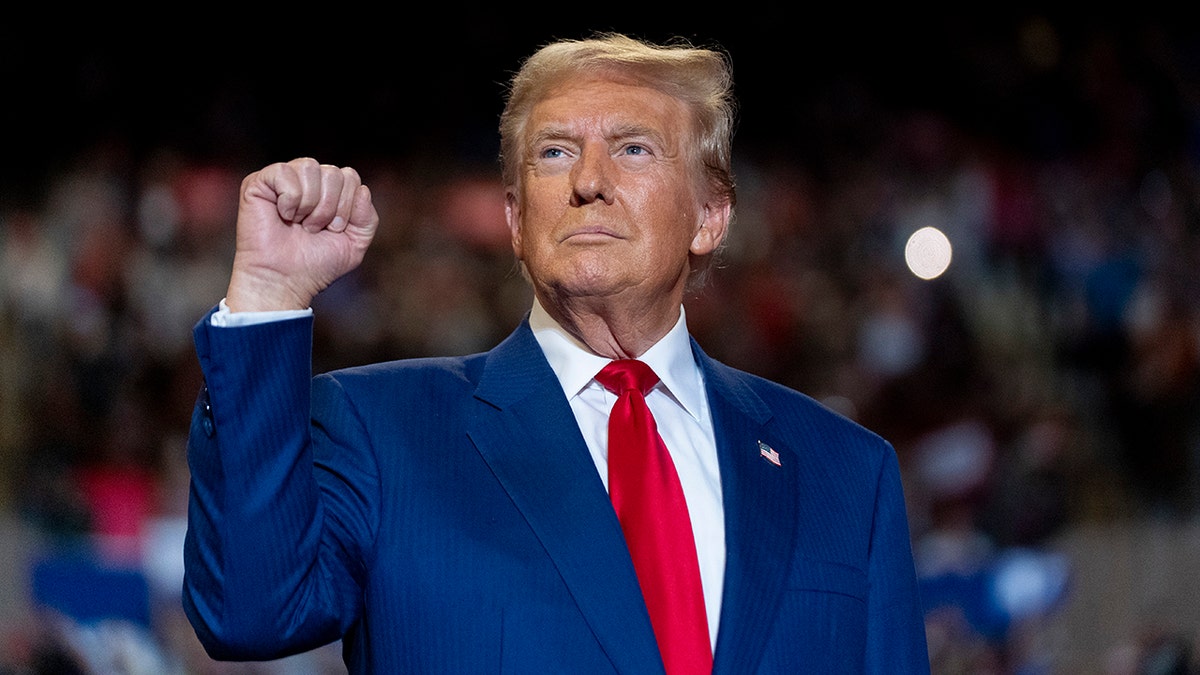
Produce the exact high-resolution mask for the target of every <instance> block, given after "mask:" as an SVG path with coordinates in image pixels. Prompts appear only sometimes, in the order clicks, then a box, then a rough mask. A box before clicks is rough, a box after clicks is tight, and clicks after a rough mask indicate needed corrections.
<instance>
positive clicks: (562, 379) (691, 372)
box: [529, 298, 704, 419]
mask: <svg viewBox="0 0 1200 675" xmlns="http://www.w3.org/2000/svg"><path fill="white" fill-rule="evenodd" d="M529 327H530V328H531V329H532V330H533V336H534V338H536V339H537V341H538V344H539V345H541V347H542V351H543V352H544V353H545V354H546V360H547V361H549V362H550V368H551V369H553V370H554V374H555V375H556V376H558V381H559V384H561V385H562V388H563V393H565V394H566V395H567V398H568V399H571V398H574V397H575V396H577V395H578V394H579V392H581V391H583V389H584V388H585V387H587V386H588V385H589V384H590V383H591V382H592V378H594V377H595V375H596V373H597V372H599V371H600V369H601V368H603V367H604V366H605V365H606V364H608V362H609V361H610V359H608V358H605V357H603V356H597V355H596V354H593V353H592V352H591V351H590V350H589V349H588V348H587V347H586V346H584V345H583V343H581V342H579V340H577V339H575V337H574V336H572V335H571V334H570V333H568V332H567V331H566V330H565V329H563V327H562V326H560V325H559V324H558V322H556V321H555V320H554V318H553V317H551V316H550V314H549V312H547V311H546V309H545V308H544V307H542V305H541V303H539V302H538V300H537V298H534V300H533V308H532V310H530V313H529ZM638 358H639V359H640V360H641V361H644V362H645V363H646V365H648V366H650V367H651V368H652V369H653V370H654V372H655V373H657V374H658V377H659V379H660V380H661V381H662V382H661V385H660V386H662V387H665V388H666V391H667V393H668V394H669V395H670V396H671V397H672V398H674V399H675V401H676V402H678V403H679V405H681V406H682V407H683V409H684V410H686V411H687V412H688V414H689V415H691V416H692V417H694V418H696V419H700V418H701V411H702V410H703V406H704V383H703V379H702V377H701V375H700V367H699V366H698V365H697V364H696V359H695V356H694V355H693V354H692V344H691V339H690V337H689V335H688V332H687V318H686V316H685V315H684V310H683V307H682V306H680V308H679V320H678V321H676V322H675V326H674V327H673V328H671V330H670V331H669V332H667V334H666V335H665V336H663V338H662V339H661V340H659V341H658V342H656V343H655V344H654V345H653V346H652V347H650V349H648V350H646V353H644V354H642V355H641V356H640V357H638Z"/></svg>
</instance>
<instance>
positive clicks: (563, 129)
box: [529, 123, 667, 148]
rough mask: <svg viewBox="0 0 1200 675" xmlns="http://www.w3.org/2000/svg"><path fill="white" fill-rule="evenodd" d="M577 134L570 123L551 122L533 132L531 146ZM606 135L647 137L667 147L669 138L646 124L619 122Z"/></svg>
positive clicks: (621, 138)
mask: <svg viewBox="0 0 1200 675" xmlns="http://www.w3.org/2000/svg"><path fill="white" fill-rule="evenodd" d="M576 136H577V134H575V133H573V132H572V131H571V130H570V128H569V126H568V125H565V124H549V125H546V126H545V127H542V128H541V129H538V130H537V132H535V133H534V134H533V137H532V138H530V139H529V146H530V147H536V146H537V145H540V144H541V143H545V142H546V141H558V140H569V139H573V138H575V137H576ZM605 137H606V138H607V139H609V140H610V141H614V140H615V141H624V140H628V139H631V138H645V139H648V140H649V141H651V142H652V143H655V144H657V145H660V146H662V147H664V148H665V147H667V139H666V138H665V137H664V136H663V134H662V132H660V131H659V130H657V129H655V128H653V127H649V126H646V125H644V124H633V123H628V124H625V123H623V124H618V125H616V126H615V127H614V128H613V129H611V130H609V131H608V132H607V133H606V134H605Z"/></svg>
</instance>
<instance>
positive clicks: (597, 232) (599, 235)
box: [560, 227, 624, 244]
mask: <svg viewBox="0 0 1200 675" xmlns="http://www.w3.org/2000/svg"><path fill="white" fill-rule="evenodd" d="M617 239H624V237H622V236H621V235H619V234H617V233H616V232H614V231H612V230H610V229H608V228H606V227H584V228H579V229H577V230H572V231H570V232H568V233H567V234H566V236H564V237H563V238H562V239H561V240H560V241H561V242H563V243H567V242H570V243H576V244H595V243H603V242H608V241H613V240H617Z"/></svg>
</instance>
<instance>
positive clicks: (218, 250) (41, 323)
mask: <svg viewBox="0 0 1200 675" xmlns="http://www.w3.org/2000/svg"><path fill="white" fill-rule="evenodd" d="M1030 39H1031V40H1034V42H1032V43H1031V46H1030V47H1029V49H1030V51H1028V52H1025V53H1024V60H1023V61H1021V66H1022V67H1023V68H1025V69H1027V70H1028V71H1036V70H1037V69H1038V68H1039V61H1038V59H1039V58H1043V57H1045V56H1046V54H1045V51H1046V50H1047V49H1049V47H1048V46H1047V45H1046V44H1045V43H1042V44H1041V46H1040V47H1038V46H1037V43H1036V40H1035V37H1031V38H1030ZM1043 39H1044V38H1043ZM1194 46H1195V45H1193V47H1194ZM1039 50H1040V51H1039ZM1139 56H1140V58H1142V59H1143V60H1151V56H1158V55H1149V56H1148V55H1146V54H1144V53H1139ZM1193 58H1194V56H1193ZM1076 59H1077V60H1076V61H1074V62H1073V63H1070V64H1062V63H1058V64H1057V65H1042V66H1040V67H1042V68H1044V69H1045V71H1046V72H1051V71H1053V70H1054V69H1055V68H1057V69H1058V70H1059V71H1061V70H1062V69H1065V68H1075V69H1078V70H1079V71H1080V72H1078V73H1077V75H1078V76H1079V82H1080V83H1079V84H1076V85H1075V87H1074V88H1073V89H1072V90H1071V91H1070V92H1069V93H1070V96H1069V97H1064V96H1063V95H1062V92H1058V94H1057V98H1056V99H1055V100H1056V101H1058V102H1059V103H1061V102H1063V101H1065V100H1068V98H1069V100H1070V102H1071V103H1072V104H1073V105H1075V106H1077V107H1078V110H1082V111H1085V114H1083V115H1082V116H1080V115H1078V114H1077V113H1073V114H1072V115H1071V116H1070V117H1068V116H1067V115H1066V114H1065V113H1063V110H1062V108H1061V107H1059V106H1056V105H1046V106H1045V107H1044V108H1041V109H1034V110H1028V109H1026V112H1025V114H1026V115H1028V116H1029V118H1028V119H1027V120H1026V126H1025V127H1023V128H1024V130H1025V133H1024V134H1022V135H1019V136H1012V135H1009V136H1005V135H1002V134H993V133H989V129H988V128H987V127H986V125H985V124H983V123H982V122H981V121H980V120H979V119H974V120H971V121H969V122H964V121H963V120H962V119H960V118H958V117H955V116H953V115H951V114H948V113H944V112H941V111H937V110H930V109H904V110H894V109H892V110H883V109H881V108H879V107H876V106H873V105H872V103H873V101H871V100H870V98H869V96H870V95H869V93H867V92H865V91H861V90H855V89H854V88H852V87H849V88H846V89H844V90H840V92H839V96H840V97H841V98H839V104H840V105H839V107H838V108H837V110H836V111H824V112H822V111H819V110H818V111H808V114H807V115H806V116H804V119H805V120H806V121H805V124H807V125H809V126H810V127H815V131H814V132H813V137H819V138H821V139H822V143H823V145H821V146H820V147H819V148H816V149H813V148H809V149H808V150H806V151H804V152H794V151H793V150H792V149H791V148H790V147H780V146H779V145H777V144H773V143H772V142H771V139H770V138H769V137H768V136H750V137H749V138H747V139H746V141H745V142H742V141H741V140H739V142H738V143H735V147H736V148H737V155H736V158H735V172H736V174H737V177H738V182H739V186H738V189H739V193H738V198H739V201H738V204H737V211H736V221H735V226H734V230H733V234H732V238H731V240H730V242H729V245H728V248H727V249H726V250H725V251H724V253H723V257H722V260H721V264H720V268H719V269H717V270H716V271H715V273H714V275H713V277H712V280H711V282H710V283H709V284H708V285H707V286H706V287H705V288H704V289H702V290H701V291H699V292H697V293H696V294H695V296H694V297H690V298H689V299H688V301H687V317H688V322H689V326H690V328H691V329H692V332H693V333H694V334H695V336H696V337H697V338H698V340H699V342H700V343H701V344H702V345H704V346H705V348H706V350H707V351H708V352H709V353H710V354H711V355H713V356H715V357H717V358H719V359H721V360H724V361H726V362H727V363H729V364H731V365H733V366H736V367H740V368H744V369H746V370H749V371H751V372H755V373H758V374H761V375H763V376H766V377H768V378H771V379H775V380H778V381H780V382H783V383H785V384H788V385H790V386H793V387H795V388H797V389H800V390H802V391H804V392H806V393H809V394H810V395H812V396H814V397H815V398H817V399H819V400H821V401H823V402H824V403H826V404H827V405H829V406H831V407H834V408H836V409H838V410H840V411H842V412H844V413H845V414H847V415H848V416H850V417H852V418H854V419H857V420H859V421H861V422H862V423H864V424H866V425H867V426H869V427H870V428H872V429H874V430H876V431H878V432H879V433H881V434H882V435H883V436H885V437H886V438H888V439H889V440H890V441H892V443H893V444H894V445H895V447H896V450H897V452H898V453H899V456H900V459H901V462H902V467H903V470H904V472H905V481H906V489H907V491H908V498H909V501H910V517H911V519H912V527H913V541H914V545H915V547H916V554H917V562H918V566H919V573H920V575H921V579H922V583H923V584H925V587H926V588H925V590H926V596H925V597H926V602H927V605H928V608H929V611H928V617H929V636H930V650H931V656H932V657H933V661H934V667H935V672H939V673H1028V674H1030V675H1033V674H1034V673H1038V674H1040V673H1051V672H1060V671H1058V670H1055V668H1056V664H1055V661H1054V654H1051V653H1047V652H1046V650H1045V649H1043V648H1041V647H1040V646H1039V643H1038V642H1037V640H1036V639H1034V638H1033V637H1032V634H1033V633H1036V630H1037V628H1038V626H1039V625H1042V624H1041V623H1040V622H1044V621H1046V620H1047V617H1051V616H1053V613H1054V612H1055V611H1056V609H1057V608H1058V607H1061V606H1062V604H1063V603H1065V602H1067V601H1069V598H1070V594H1071V593H1072V591H1073V589H1072V585H1071V568H1072V563H1073V561H1072V560H1070V559H1069V558H1068V557H1065V556H1064V555H1062V554H1061V553H1060V552H1058V551H1056V550H1055V547H1054V546H1053V543H1054V542H1055V541H1056V539H1057V538H1058V537H1060V536H1061V535H1062V534H1063V533H1064V532H1067V531H1070V530H1071V529H1072V528H1075V527H1079V526H1080V525H1083V524H1088V523H1098V522H1099V523H1104V522H1118V521H1137V522H1145V521H1154V522H1164V521H1165V522H1179V523H1188V522H1195V521H1196V520H1197V515H1200V303H1197V302H1196V301H1195V298H1197V297H1200V271H1198V270H1200V81H1198V80H1197V79H1196V72H1197V71H1196V70H1191V71H1188V70H1185V69H1182V68H1181V67H1180V66H1179V64H1178V62H1176V61H1171V60H1165V61H1155V63H1156V64H1157V65H1158V66H1159V67H1160V70H1158V71H1156V73H1157V76H1156V79H1155V80H1154V84H1153V86H1151V85H1148V84H1146V80H1145V79H1144V78H1143V77H1142V76H1141V74H1140V73H1139V72H1136V71H1135V69H1134V68H1133V66H1131V62H1130V61H1129V60H1128V59H1127V58H1124V57H1123V56H1122V52H1120V51H1119V50H1118V49H1117V48H1116V46H1114V45H1113V44H1109V43H1105V42H1104V41H1102V40H1097V41H1095V42H1094V43H1093V44H1092V45H1091V46H1090V48H1089V49H1088V50H1087V51H1086V53H1085V54H1082V55H1077V56H1076ZM1139 63H1142V62H1139ZM1143 65H1144V63H1143ZM1193 65H1194V64H1193ZM1046 78H1047V79H1049V75H1047V76H1046ZM1038 94H1039V92H1037V91H1032V92H1030V93H1028V94H1027V96H1029V98H1030V100H1036V99H1037V98H1038ZM248 158H250V159H248ZM278 159H288V158H286V157H259V156H256V155H255V154H254V153H253V152H247V153H244V154H243V155H240V156H238V157H237V158H236V159H232V158H231V159H227V160H221V159H219V158H218V159H214V158H212V157H197V156H193V155H191V154H189V153H188V152H186V151H181V150H180V149H178V148H173V147H169V146H161V147H155V148H152V149H150V150H146V149H144V148H141V149H135V148H134V147H133V146H131V145H127V144H123V143H121V142H120V139H117V140H115V141H114V140H113V139H111V138H107V139H105V140H104V141H103V142H98V143H95V144H93V145H90V146H88V147H85V148H80V149H79V150H78V152H76V153H74V154H73V155H71V156H70V157H69V158H68V161H65V162H63V163H61V164H60V165H58V166H56V167H55V169H54V171H52V172H48V174H47V176H46V179H45V181H44V185H42V186H40V188H39V189H38V190H37V191H36V194H35V195H34V196H33V197H29V196H26V197H25V198H22V199H7V198H6V199H4V200H3V201H0V507H2V508H0V511H2V512H3V513H5V514H7V516H6V517H7V518H9V519H11V521H12V523H13V525H12V526H11V528H10V527H7V526H6V527H5V529H4V530H3V531H4V532H8V531H9V530H10V529H11V530H12V531H16V532H19V533H20V534H19V535H13V538H15V540H16V541H18V542H19V544H18V546H20V547H23V548H18V549H17V550H19V551H21V552H24V555H20V554H18V555H17V556H16V557H17V560H16V561H15V562H14V564H13V567H14V569H13V570H8V572H9V573H10V574H15V575H17V576H16V578H13V579H11V580H9V581H8V582H7V585H5V584H0V589H4V588H7V589H9V594H10V595H12V594H14V593H15V596H16V599H15V600H13V599H12V598H8V599H0V604H3V603H4V602H8V603H9V607H10V608H12V609H10V610H9V611H7V612H6V613H4V614H0V631H2V632H0V673H14V674H15V673H26V672H121V673H135V672H146V673H150V672H156V673H170V672H179V673H184V672H194V673H201V672H214V673H219V672H314V671H317V670H320V669H327V672H337V668H338V666H337V665H336V663H337V655H336V653H330V654H317V655H310V656H311V658H310V659H309V660H305V661H299V662H297V661H291V662H288V663H281V664H260V665H259V666H255V667H253V669H252V668H251V667H250V666H246V667H244V669H241V670H235V669H234V668H235V667H233V666H218V665H217V664H215V663H211V662H209V661H208V660H207V659H206V657H205V656H204V655H203V654H202V653H201V652H200V651H199V648H198V646H197V645H196V644H195V643H194V640H193V638H192V637H191V635H190V632H189V630H190V629H189V628H188V627H187V626H186V622H185V621H184V620H183V618H182V616H181V613H180V609H179V607H178V588H179V583H180V578H181V574H182V571H181V569H180V566H181V564H182V563H181V560H182V554H181V551H180V550H179V546H180V545H181V540H182V532H183V527H184V523H183V513H184V508H185V506H186V490H187V467H186V457H185V450H184V447H185V442H186V435H187V431H188V425H189V418H190V413H191V407H192V404H193V402H194V398H195V395H196V392H197V391H198V388H199V386H200V376H199V369H198V366H197V364H196V362H195V357H194V355H193V352H192V345H191V333H190V331H191V327H192V325H193V324H194V323H195V322H196V321H197V320H198V319H199V318H200V317H201V316H202V315H203V314H204V313H205V312H206V311H207V310H208V309H209V308H210V307H211V306H212V305H214V304H215V303H216V302H217V301H219V300H220V299H221V298H222V297H223V294H224V286H225V283H226V281H227V278H228V271H229V266H230V263H231V253H232V248H233V241H232V238H233V220H234V214H235V212H236V205H237V190H238V184H239V182H240V180H241V177H242V176H243V175H244V174H245V173H246V172H248V171H250V170H253V169H255V168H257V166H256V165H254V164H253V163H252V162H251V161H250V160H253V161H259V160H262V161H274V160H278ZM357 168H358V169H359V171H360V173H361V174H362V175H363V177H364V179H365V181H366V182H367V183H368V184H369V185H370V186H371V187H372V191H373V193H374V195H375V197H376V202H377V206H378V207H379V209H380V212H381V215H382V220H383V226H382V228H381V230H380V233H379V237H378V239H377V241H376V243H375V244H374V246H373V248H372V249H371V251H370V252H369V254H368V256H367V259H366V261H365V262H364V264H363V266H362V267H361V268H360V269H359V270H358V271H356V272H355V273H353V274H351V275H350V276H348V277H346V278H344V279H342V280H340V281H339V282H337V283H336V284H335V285H334V286H333V287H331V288H330V289H329V291H328V292H326V293H325V294H324V295H322V296H321V297H320V298H319V299H318V304H317V305H316V307H315V310H316V315H317V320H316V325H315V331H316V353H315V355H314V368H315V369H316V370H318V371H322V370H327V369H331V368H336V367H339V366H344V365H351V364H356V363H362V362H365V361H368V360H377V359H392V358H404V357H408V356H418V355H431V354H450V353H454V354H458V353H467V352H473V351H477V350H482V349H486V348H488V347H489V346H491V345H492V344H494V343H495V342H496V341H497V340H498V339H500V338H502V337H503V336H504V335H506V334H507V333H508V332H509V331H510V330H511V329H512V328H513V326H514V325H515V324H516V323H517V322H518V321H520V320H521V318H522V316H523V314H524V312H525V311H526V310H527V308H528V306H529V302H530V293H529V289H528V287H527V285H526V283H525V282H524V280H523V279H522V278H521V276H520V274H519V271H518V269H517V267H516V266H515V265H514V262H513V259H512V253H511V249H510V247H509V243H508V232H507V228H506V226H505V224H504V221H503V201H502V198H503V195H502V193H501V191H500V186H499V183H498V175H497V174H498V169H497V167H496V165H495V164H494V162H479V161H477V160H475V159H461V161H460V160H459V159H458V158H454V157H450V158H447V157H445V156H436V157H435V156H430V155H426V154H421V153H414V154H411V155H404V156H398V155H395V154H386V155H379V156H372V155H369V154H365V153H364V154H363V156H361V157H360V159H359V162H358V164H357ZM925 226H934V227H937V228H939V229H941V230H942V231H943V232H945V233H946V235H947V236H948V237H949V238H950V241H951V242H952V244H953V246H954V249H953V259H952V262H951V265H950V267H949V269H948V270H947V272H946V273H945V274H944V275H942V276H941V277H938V278H936V279H932V280H924V279H920V278H918V277H916V276H914V275H913V274H912V273H911V272H909V271H908V269H907V268H906V266H905V261H904V246H905V241H906V239H907V237H908V235H909V234H911V233H912V232H913V231H915V230H916V229H918V228H920V227H925ZM0 547H3V546H2V545H0ZM10 555H11V554H10ZM1196 562H1197V563H1198V565H1197V567H1196V569H1200V561H1196ZM30 617H36V618H37V620H30ZM1193 628H1194V630H1193V631H1192V632H1191V633H1188V632H1187V631H1186V630H1183V631H1178V630H1169V631H1167V632H1165V633H1162V632H1160V633H1152V632H1151V631H1149V630H1147V631H1146V633H1145V634H1140V633H1139V634H1138V635H1136V636H1129V637H1130V639H1129V640H1128V641H1125V642H1122V643H1121V644H1120V645H1116V644H1114V645H1107V646H1106V647H1112V653H1111V654H1108V656H1107V657H1106V658H1105V659H1104V661H1103V662H1104V663H1105V664H1106V665H1105V667H1106V669H1107V672H1108V673H1109V675H1125V674H1129V675H1133V674H1134V673H1192V672H1198V668H1200V663H1198V661H1197V655H1196V649H1197V648H1200V644H1197V641H1196V639H1197V638H1198V637H1200V627H1193ZM1118 647H1119V648H1120V649H1118Z"/></svg>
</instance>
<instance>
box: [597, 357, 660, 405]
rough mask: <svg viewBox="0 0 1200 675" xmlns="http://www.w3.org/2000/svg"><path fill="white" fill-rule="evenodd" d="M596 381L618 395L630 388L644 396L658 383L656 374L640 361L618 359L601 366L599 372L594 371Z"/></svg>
mask: <svg viewBox="0 0 1200 675" xmlns="http://www.w3.org/2000/svg"><path fill="white" fill-rule="evenodd" d="M596 381H597V382H599V383H600V384H602V385H604V388H605V389H607V390H609V391H611V392H612V393H614V394H617V395H618V396H620V395H621V394H622V393H624V392H626V391H628V390H630V389H633V390H636V391H638V392H641V394H642V395H643V396H645V395H646V394H648V393H650V390H651V389H653V388H654V385H656V384H658V375H655V374H654V370H653V369H651V368H650V366H648V365H646V364H645V363H643V362H641V361H638V360H636V359H618V360H616V361H612V362H610V363H609V364H608V365H607V366H604V367H603V368H601V369H600V372H598V373H596Z"/></svg>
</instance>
